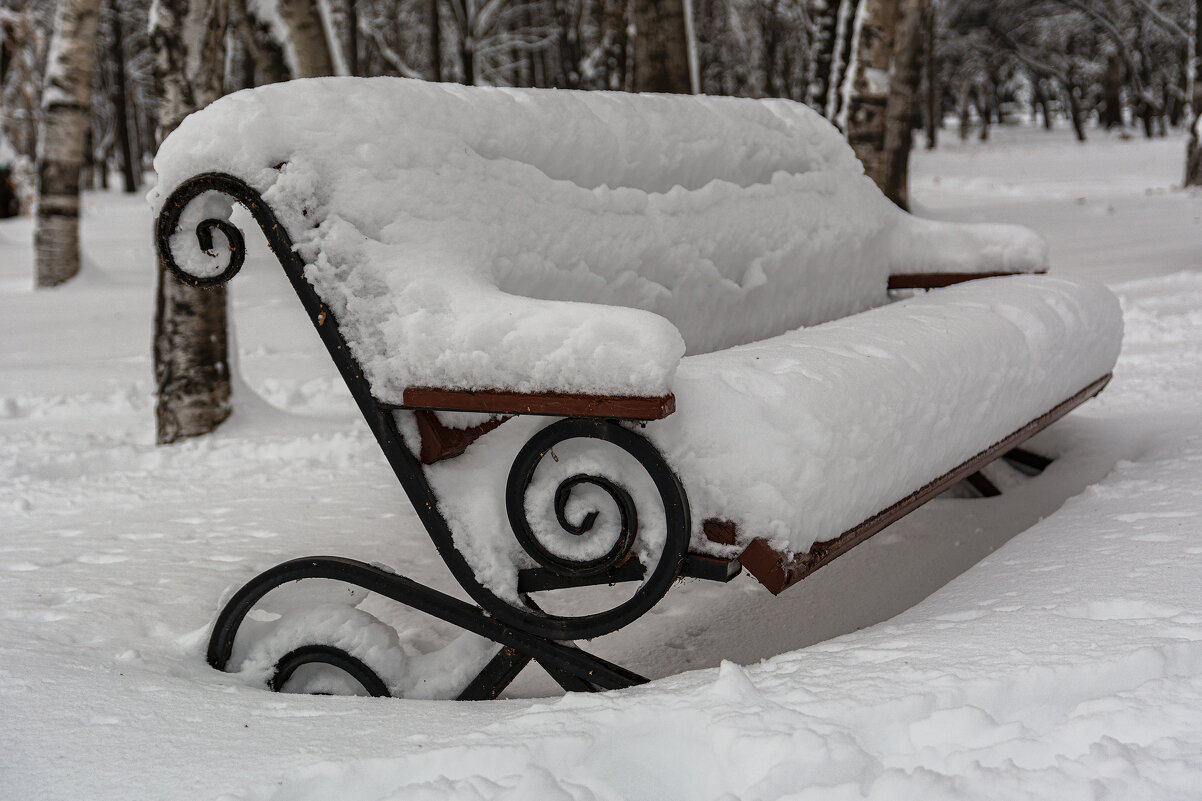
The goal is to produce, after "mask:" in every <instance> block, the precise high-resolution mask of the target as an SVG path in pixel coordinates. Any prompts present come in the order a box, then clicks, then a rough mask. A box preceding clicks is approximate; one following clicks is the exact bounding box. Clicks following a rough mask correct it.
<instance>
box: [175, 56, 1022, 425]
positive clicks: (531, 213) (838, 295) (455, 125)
mask: <svg viewBox="0 0 1202 801" xmlns="http://www.w3.org/2000/svg"><path fill="white" fill-rule="evenodd" d="M155 168H156V170H157V171H158V173H159V186H158V188H157V189H156V190H155V192H154V193H153V194H152V199H153V200H154V202H155V203H156V205H157V204H159V203H161V202H162V200H163V199H164V198H165V197H166V195H167V194H168V193H170V192H171V190H172V189H174V188H175V187H176V186H177V185H179V184H180V183H181V182H182V181H184V180H187V179H188V178H190V177H192V176H194V175H196V174H198V173H203V172H211V171H220V172H226V173H230V174H232V175H235V176H237V177H239V178H241V179H242V180H244V181H246V182H247V183H248V184H250V185H251V186H252V187H254V188H255V189H256V190H257V191H259V192H260V193H261V194H262V195H263V197H264V199H265V200H266V201H267V202H268V204H269V205H270V206H271V207H272V209H274V211H275V212H276V214H277V215H278V216H279V217H280V220H281V222H282V223H283V224H284V226H285V228H286V229H287V230H288V232H289V234H290V235H291V237H292V240H293V241H294V242H295V243H296V245H297V249H298V252H299V253H300V254H301V256H302V257H303V258H304V259H305V261H306V262H308V263H309V267H307V269H306V275H307V276H308V278H309V280H310V281H312V282H313V283H314V284H315V286H316V287H317V289H318V291H319V293H320V294H321V295H322V297H323V298H324V299H325V301H326V302H327V304H329V306H330V307H331V309H332V310H333V311H334V313H335V315H336V317H337V319H338V320H339V323H340V325H341V327H342V330H343V333H344V334H345V335H346V337H347V339H348V341H349V343H350V345H351V348H352V350H353V352H354V353H355V355H356V356H357V357H358V359H359V361H360V362H361V364H362V366H363V368H364V369H365V371H366V373H367V375H368V377H369V379H370V380H371V382H372V384H373V387H374V389H375V392H376V394H377V397H379V398H380V399H382V400H388V401H400V399H401V398H400V396H401V393H402V391H403V390H404V389H405V388H406V387H409V386H440V387H452V388H463V389H479V388H505V389H513V390H518V391H558V392H587V393H606V394H618V395H659V394H664V393H666V392H669V391H671V389H672V386H673V385H672V378H673V373H674V371H675V370H676V367H677V365H678V363H679V359H680V357H681V356H682V354H683V353H684V352H685V349H686V347H687V350H688V352H690V353H705V352H709V351H714V350H718V349H721V348H726V347H730V346H732V345H738V344H743V343H747V342H751V341H755V340H758V339H763V338H766V337H770V336H775V335H778V334H782V333H784V332H786V331H789V330H792V329H795V328H797V327H799V326H803V325H813V324H816V323H821V322H824V321H827V320H830V319H835V318H838V317H841V316H844V315H847V314H851V313H855V312H858V311H862V310H864V309H867V308H870V307H873V306H876V305H879V304H880V303H883V302H884V301H885V299H886V298H885V291H884V287H885V282H886V276H887V275H888V274H889V273H891V272H929V271H932V270H954V271H957V272H974V271H976V272H986V271H996V270H1034V269H1039V268H1042V267H1044V266H1045V251H1044V246H1043V243H1042V241H1041V240H1040V239H1039V238H1038V237H1037V236H1036V235H1034V234H1033V233H1031V232H1029V231H1026V230H1025V229H1020V228H1016V227H1009V226H960V225H951V224H946V223H934V222H929V221H922V220H918V219H916V218H913V217H911V216H909V215H906V214H903V213H902V212H900V211H899V210H897V209H896V208H895V207H894V206H893V205H892V204H890V203H889V202H888V201H887V200H885V198H884V197H883V196H882V195H881V194H880V192H879V191H878V190H877V189H876V187H875V186H874V185H873V184H872V182H871V181H870V180H868V179H867V178H866V177H864V176H863V174H862V170H861V167H860V164H859V162H858V161H856V159H855V157H854V155H853V154H852V152H851V150H850V148H848V146H847V145H846V143H845V142H844V141H843V139H842V137H841V135H840V134H839V133H838V132H837V131H836V130H835V129H834V128H833V127H831V126H830V125H829V124H828V123H827V122H826V121H825V120H823V119H822V118H821V117H820V116H818V115H817V114H815V113H814V112H812V111H811V110H810V109H808V108H806V107H805V106H802V105H800V104H796V103H791V102H788V101H757V100H746V99H734V98H708V97H664V96H639V95H630V94H624V93H605V92H566V91H546V90H543V91H540V90H509V89H480V88H468V87H462V86H457V85H453V84H426V83H422V82H418V81H408V80H403V79H393V78H375V79H320V80H308V81H296V82H292V83H289V84H276V85H271V86H266V87H261V88H259V89H255V90H249V91H245V92H239V93H237V94H234V95H231V96H229V97H226V98H223V99H221V100H219V101H218V102H216V103H214V104H213V105H211V106H210V107H209V108H207V109H205V110H204V111H201V112H199V113H197V114H195V115H193V116H191V117H189V118H188V119H187V120H185V122H184V123H183V124H182V125H181V126H180V127H179V129H178V130H177V131H175V132H174V133H173V134H172V135H171V136H170V137H169V138H168V139H167V141H166V142H164V143H163V146H162V148H161V149H160V151H159V154H158V157H157V158H156V160H155ZM202 205H203V204H198V206H197V208H196V209H195V210H193V212H192V214H191V217H192V218H195V219H190V218H185V222H191V225H184V226H183V230H182V231H181V233H180V234H178V235H177V236H176V238H175V242H174V245H175V249H176V252H177V253H178V254H180V256H179V258H180V261H181V263H183V264H185V266H186V268H188V269H193V270H195V271H196V272H197V273H198V274H204V272H205V270H212V271H213V272H215V271H216V270H217V269H219V267H216V268H215V267H214V266H213V265H210V264H209V263H208V262H207V261H206V260H205V259H204V257H203V256H202V255H201V254H200V253H199V251H198V249H197V247H196V244H195V241H194V239H195V237H194V235H193V234H192V227H193V226H194V225H195V222H196V221H198V220H199V219H200V218H201V217H200V216H199V215H200V213H201V206H202ZM206 211H208V212H209V213H213V212H217V213H220V212H221V211H222V210H221V209H220V207H213V205H212V204H209V208H208V209H206ZM189 253H190V254H191V255H190V256H189ZM594 304H610V305H608V306H604V307H601V306H597V305H594ZM614 306H617V307H626V308H613V307H614Z"/></svg>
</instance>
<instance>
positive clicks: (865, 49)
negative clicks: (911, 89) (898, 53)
mask: <svg viewBox="0 0 1202 801" xmlns="http://www.w3.org/2000/svg"><path fill="white" fill-rule="evenodd" d="M897 13H898V0H860V7H859V9H857V11H856V18H855V27H854V29H853V31H854V32H853V34H852V49H851V57H850V59H849V60H848V72H847V77H846V79H845V80H844V82H843V92H842V94H843V104H842V105H843V108H842V111H841V112H840V115H839V116H840V119H839V122H840V123H841V127H842V128H843V132H844V134H845V135H846V136H847V141H848V143H849V144H850V145H851V147H852V149H853V150H854V151H855V152H856V156H857V157H858V158H859V159H860V161H861V162H863V164H864V171H865V172H866V173H867V174H868V175H869V177H871V178H872V180H874V181H876V183H877V185H878V186H880V185H881V178H882V176H883V174H884V158H885V127H886V125H885V117H886V115H885V104H886V102H887V101H888V98H889V90H890V78H889V72H890V64H891V62H892V58H893V39H894V32H895V30H896V28H897Z"/></svg>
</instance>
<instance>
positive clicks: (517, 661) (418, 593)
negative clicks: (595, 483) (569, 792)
mask: <svg viewBox="0 0 1202 801" xmlns="http://www.w3.org/2000/svg"><path fill="white" fill-rule="evenodd" d="M308 578H324V579H332V580H334V581H342V582H345V583H348V584H354V585H355V586H358V587H361V588H363V589H365V590H367V591H369V592H374V593H377V594H379V595H382V596H384V597H386V598H391V599H392V600H394V601H396V602H398V603H402V604H405V605H406V606H409V607H411V608H413V609H416V610H418V611H419V612H425V613H426V614H428V615H433V616H434V617H437V618H439V619H441V620H445V621H447V622H448V623H451V624H453V625H455V626H458V627H460V628H462V629H465V630H467V631H470V632H473V633H474V634H478V635H480V636H481V637H485V638H487V639H490V640H492V641H493V642H496V643H498V644H500V645H501V646H502V648H501V651H500V652H499V653H498V654H497V655H496V656H495V657H493V659H492V660H491V661H490V662H489V663H488V665H486V666H485V668H484V670H482V671H481V672H480V674H479V675H478V676H476V678H475V679H473V680H472V682H471V683H470V684H469V685H468V687H467V688H466V689H465V690H463V692H462V693H461V694H460V696H459V697H460V698H463V699H465V700H466V699H468V698H476V699H483V698H495V697H496V694H498V693H500V692H501V690H503V689H504V687H505V686H506V685H508V684H509V682H511V681H512V680H513V679H514V677H516V676H517V674H518V673H520V672H521V670H522V668H524V667H526V665H527V664H529V662H530V661H531V660H532V659H533V660H537V661H538V663H539V664H540V665H542V666H543V667H544V668H546V669H547V671H548V672H549V673H551V675H552V677H554V678H555V680H556V681H558V682H559V683H560V685H561V686H565V687H567V684H565V682H567V683H568V684H571V685H572V686H571V689H587V690H616V689H620V688H622V687H632V686H634V685H636V684H645V683H646V682H647V679H646V678H644V677H643V676H640V675H638V674H637V673H633V672H631V671H629V670H626V669H625V668H623V667H620V666H619V665H615V664H613V663H612V662H608V661H606V660H604V659H602V658H600V657H598V656H593V655H592V654H589V653H586V652H584V651H582V650H580V649H579V648H576V647H574V646H573V645H571V644H570V643H567V642H563V641H561V640H552V639H548V638H545V637H540V636H537V635H534V634H530V633H528V632H524V631H521V630H519V629H515V628H513V627H512V626H507V625H505V624H504V623H502V622H501V621H499V620H497V619H496V618H493V617H491V616H489V615H488V614H486V613H485V612H484V611H483V610H482V609H480V608H479V607H476V606H472V605H471V604H468V603H465V602H464V601H461V600H459V599H458V598H453V597H451V596H449V595H446V594H445V593H442V592H439V591H438V590H435V589H432V588H430V587H427V586H425V585H423V584H418V583H417V582H416V581H413V580H412V579H409V578H406V577H405V576H402V575H399V574H397V573H392V572H390V571H388V570H385V569H383V568H379V567H375V566H373V565H369V564H367V563H366V562H359V561H356V560H354V559H345V558H342V557H338V556H313V557H307V558H303V559H293V560H292V561H289V562H284V563H283V564H280V565H276V566H275V567H273V568H271V569H270V570H267V571H265V572H263V573H261V574H259V575H258V576H256V577H255V578H254V579H252V580H251V581H250V582H248V583H247V584H246V585H245V586H244V587H242V589H240V590H238V592H236V593H234V596H233V598H231V599H230V601H229V603H227V604H226V606H225V608H224V609H222V610H221V614H220V615H218V616H217V622H216V624H215V625H214V626H213V634H212V636H211V637H210V639H209V648H208V661H209V664H210V665H212V666H213V667H214V668H216V669H218V670H225V669H226V668H227V667H228V665H229V660H230V655H231V653H232V652H233V648H234V637H235V636H236V635H237V633H238V628H239V627H240V626H241V625H242V621H243V620H244V619H245V618H246V615H247V613H249V612H250V611H251V609H253V608H254V606H255V604H256V603H257V602H258V601H259V600H260V599H261V598H262V597H263V596H264V595H266V594H267V593H269V592H271V591H272V590H273V589H275V588H276V587H279V586H282V585H284V584H287V583H289V582H293V581H299V580H301V579H308ZM290 656H291V655H290ZM308 656H311V655H308ZM352 658H353V657H352ZM306 661H323V662H326V663H328V664H334V665H336V666H338V663H337V662H335V661H331V660H330V659H307V660H306ZM369 690H370V688H369Z"/></svg>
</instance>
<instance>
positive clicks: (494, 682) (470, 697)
mask: <svg viewBox="0 0 1202 801" xmlns="http://www.w3.org/2000/svg"><path fill="white" fill-rule="evenodd" d="M528 664H530V655H529V654H525V653H522V652H520V651H517V650H515V649H513V648H510V647H509V646H507V645H506V646H502V647H501V650H500V651H497V655H496V656H494V657H493V658H492V660H491V661H490V662H489V663H488V664H487V665H485V666H484V670H481V671H480V673H479V674H478V675H477V676H476V678H474V679H472V683H471V684H469V685H468V686H467V687H465V688H464V689H463V692H461V693H459V695H458V696H457V698H456V700H458V701H491V700H492V699H494V698H496V697H497V696H499V695H500V694H501V692H502V691H503V690H504V689H505V688H506V687H508V686H509V683H510V682H512V681H513V680H514V679H516V678H517V677H518V674H519V673H521V672H522V669H523V668H525V667H526V665H528Z"/></svg>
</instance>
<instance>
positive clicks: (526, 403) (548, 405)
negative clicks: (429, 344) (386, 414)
mask: <svg viewBox="0 0 1202 801" xmlns="http://www.w3.org/2000/svg"><path fill="white" fill-rule="evenodd" d="M384 405H387V404H384ZM402 407H403V408H406V409H433V410H435V411H446V412H490V413H492V414H543V415H554V416H556V417H608V418H613V419H618V420H661V419H663V418H665V417H667V416H668V415H670V414H672V413H673V412H674V411H676V396H674V395H664V396H662V397H650V398H648V397H627V396H621V395H576V394H567V393H559V392H539V393H521V392H507V391H504V390H495V389H480V390H462V389H441V388H438V387H410V388H409V389H406V390H405V393H404V395H403V396H402Z"/></svg>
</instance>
